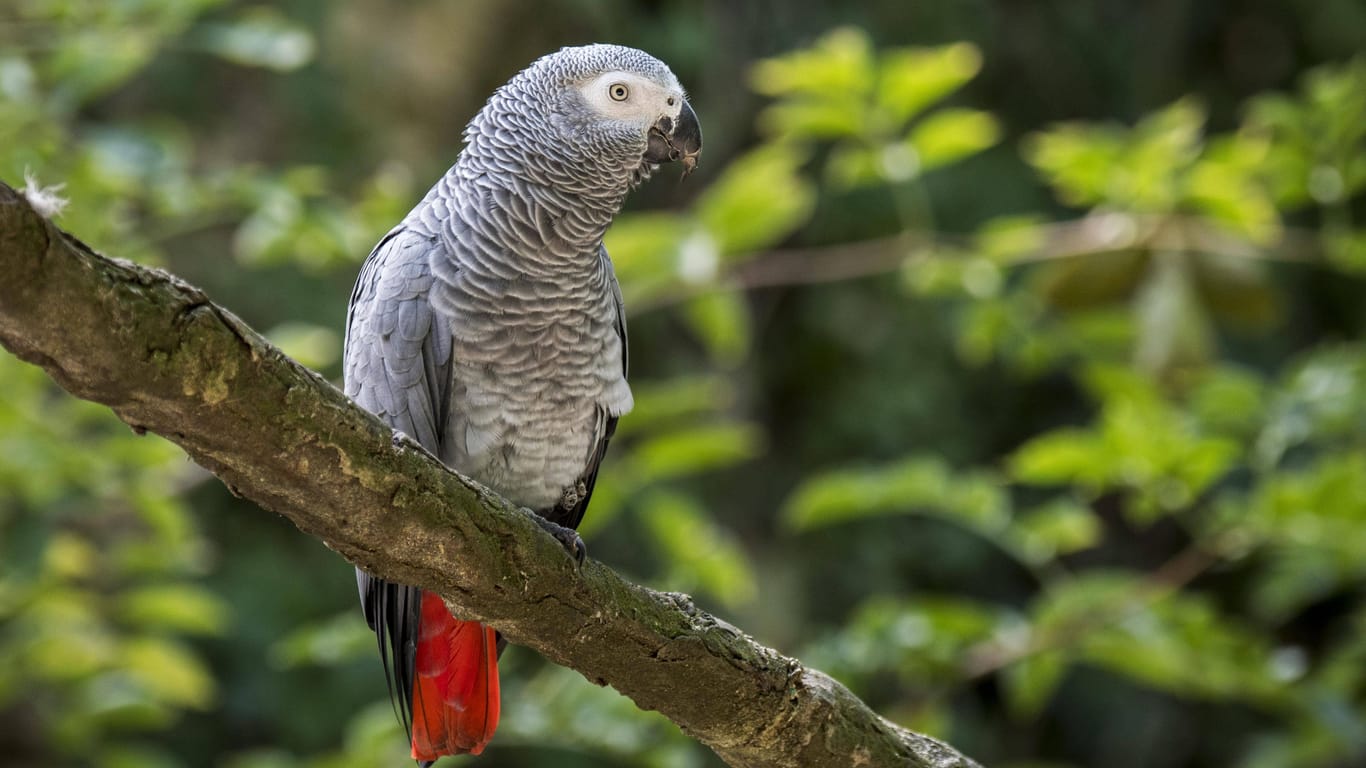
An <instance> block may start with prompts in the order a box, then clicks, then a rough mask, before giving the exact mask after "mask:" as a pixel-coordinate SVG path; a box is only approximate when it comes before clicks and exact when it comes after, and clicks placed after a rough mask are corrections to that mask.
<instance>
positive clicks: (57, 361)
mask: <svg viewBox="0 0 1366 768" xmlns="http://www.w3.org/2000/svg"><path fill="white" fill-rule="evenodd" d="M0 275H3V277H0V343H3V345H4V346H5V347H6V348H8V349H9V350H10V351H11V352H13V353H14V354H15V355H17V356H19V357H20V358H22V359H24V360H27V361H29V362H31V363H34V364H36V365H39V366H42V367H43V368H44V369H46V370H47V372H48V373H49V374H50V375H51V376H52V378H53V379H54V380H56V382H57V383H58V384H60V385H61V386H62V387H63V388H65V389H66V390H68V391H69V392H71V393H72V394H74V395H76V396H77V397H81V398H84V399H87V400H93V401H95V402H98V403H103V404H104V405H107V406H109V407H110V408H111V409H113V411H114V413H116V414H117V415H118V417H119V418H121V419H123V421H125V422H126V423H128V424H129V425H130V426H131V427H132V428H133V429H134V430H137V431H139V432H142V431H151V432H155V433H157V434H160V435H163V436H165V437H166V438H168V439H170V440H172V441H174V442H175V443H177V444H178V445H180V446H181V447H182V448H183V449H184V450H185V451H186V453H188V454H189V455H190V456H191V457H192V458H193V459H194V460H195V461H196V462H198V463H199V464H201V465H203V466H204V467H206V468H207V469H209V470H210V471H211V472H213V473H214V474H216V475H217V476H218V477H219V478H220V479H221V480H222V481H223V482H224V483H225V484H226V485H227V486H228V488H229V489H231V490H232V491H233V492H234V493H236V494H238V495H241V496H244V497H246V498H248V499H251V500H252V501H254V502H256V503H257V504H259V505H260V506H261V507H263V508H264V509H267V510H270V511H273V512H276V513H279V514H281V515H284V516H285V517H287V518H289V519H290V520H291V521H293V523H294V524H295V525H296V526H298V528H299V529H300V530H302V531H303V532H305V533H308V534H310V535H313V536H316V537H318V538H319V539H321V540H322V541H323V542H325V543H326V544H327V546H329V547H331V548H332V549H334V550H336V551H337V552H338V553H340V554H341V555H342V556H343V557H345V558H346V559H348V560H350V561H351V562H353V563H355V564H356V565H359V566H360V567H362V568H364V569H366V570H367V571H370V572H371V573H374V574H376V575H379V576H382V577H384V578H386V579H390V580H393V581H396V582H401V583H404V584H414V585H417V586H420V587H423V588H425V589H430V590H434V591H436V592H437V593H438V594H440V595H441V596H442V597H444V598H445V599H446V600H447V601H448V603H449V604H450V606H451V607H452V609H453V610H455V611H456V612H457V613H458V614H459V615H461V616H462V617H466V618H471V619H478V620H480V621H484V622H487V623H489V624H491V625H493V626H495V627H497V628H498V629H499V630H500V631H501V632H503V634H504V635H505V636H506V637H507V638H508V640H510V641H511V642H513V643H517V644H520V645H525V646H527V647H530V648H532V649H535V650H536V651H538V652H540V653H541V654H544V655H545V656H546V657H547V658H549V659H551V660H552V661H554V662H556V663H558V664H562V665H564V666H567V667H570V668H572V669H575V670H577V671H578V672H580V673H581V674H583V675H584V677H586V678H588V679H589V680H591V681H593V682H595V683H597V684H598V685H611V686H612V687H614V688H616V689H617V690H618V691H620V692H621V693H623V694H625V695H627V696H629V697H631V699H632V700H633V701H635V703H636V704H637V705H638V706H640V707H641V708H643V709H654V710H658V711H659V712H661V713H663V714H664V715H665V716H667V717H668V718H669V719H671V720H673V721H674V722H675V723H677V724H678V726H679V727H680V728H682V729H683V730H684V732H686V733H688V734H689V735H691V736H693V737H694V738H696V739H698V740H699V741H701V742H702V743H704V744H706V745H707V746H709V747H710V748H712V749H713V750H715V751H716V753H717V754H718V755H720V756H721V758H722V759H723V760H725V761H726V762H727V763H728V764H730V765H732V766H756V767H757V766H841V768H843V767H845V766H883V765H899V766H935V767H936V768H951V767H954V766H959V767H962V768H970V767H972V766H976V763H974V762H972V761H971V760H969V759H968V758H965V757H963V756H962V755H960V754H958V753H957V752H956V751H954V750H953V749H952V748H951V747H949V746H947V745H945V744H943V743H941V742H939V741H936V740H934V739H932V738H929V737H927V736H922V735H920V734H916V733H913V732H911V731H908V730H906V729H904V728H901V727H899V726H897V725H895V724H893V723H891V722H889V721H888V720H886V719H885V718H882V717H880V716H878V715H877V714H876V713H875V712H873V711H872V710H870V709H869V708H868V707H867V705H865V704H864V703H863V702H862V701H860V700H859V699H858V698H857V697H855V696H854V695H853V694H852V693H850V692H849V690H848V689H846V688H845V687H844V686H843V685H840V684H839V683H838V682H836V681H835V680H833V679H831V678H830V677H828V676H827V675H825V674H823V673H821V672H819V671H816V670H813V669H808V668H806V667H804V666H802V665H801V663H799V662H798V661H796V660H795V659H791V658H788V657H785V656H783V655H781V654H779V653H777V652H776V651H774V650H772V649H770V648H766V647H764V646H762V645H760V644H758V643H756V642H755V641H754V640H753V639H751V638H750V637H748V636H747V635H745V634H744V633H743V632H741V631H740V630H738V629H736V628H735V627H733V626H731V625H730V624H727V623H726V622H724V621H721V620H719V619H716V618H714V617H712V616H710V615H708V614H706V613H704V612H702V611H699V610H698V609H697V608H696V607H694V606H693V604H692V602H691V600H690V599H689V598H688V597H687V596H686V595H679V594H669V593H660V592H656V591H654V590H650V589H647V588H644V587H640V586H637V585H635V584H631V583H629V582H627V581H626V580H624V579H622V578H621V577H620V576H618V575H617V574H616V573H614V572H613V571H612V570H610V569H608V568H607V567H606V566H604V565H602V564H600V563H598V562H596V561H593V560H589V561H587V562H586V563H584V565H583V566H582V568H576V567H575V565H574V563H573V561H572V560H571V558H570V557H569V556H568V555H567V554H566V553H565V552H564V550H563V549H562V548H561V547H560V545H559V544H558V543H557V542H556V541H555V540H554V539H552V538H551V537H550V536H548V535H547V534H545V533H544V532H543V531H542V530H541V528H540V527H539V526H537V525H536V524H535V523H534V522H533V521H532V520H531V518H530V517H529V515H530V514H531V513H530V512H527V511H526V510H522V509H519V508H517V507H515V506H513V505H512V504H510V503H509V502H507V501H505V500H503V499H501V498H499V497H497V496H495V495H494V494H493V493H491V492H490V491H489V490H487V489H485V488H483V487H481V486H479V485H478V484H477V483H474V482H472V481H470V480H468V479H465V478H463V477H460V476H459V475H457V474H455V473H453V472H451V471H450V470H449V469H447V468H446V467H445V466H443V465H442V464H441V463H440V462H438V461H437V460H436V459H434V458H433V457H432V456H431V455H430V454H428V453H426V452H425V451H423V450H422V449H421V448H420V447H418V446H417V445H416V444H415V443H414V442H412V441H411V440H409V439H407V438H406V437H404V436H402V435H399V434H397V433H395V432H394V431H393V430H391V429H390V428H388V427H387V426H385V425H384V424H382V423H381V422H380V421H379V420H378V419H376V418H375V417H374V416H372V415H371V414H369V413H367V412H365V411H364V410H362V409H361V408H359V407H358V406H356V405H355V404H353V403H352V402H351V401H350V400H348V399H347V398H346V396H345V395H343V394H342V393H341V392H339V391H338V390H337V389H336V388H335V387H333V386H332V385H330V384H329V383H328V382H327V381H325V380H323V378H322V377H320V376H318V375H317V374H316V373H314V372H312V371H310V370H308V369H306V368H304V367H303V366H301V365H299V364H298V363H296V362H294V361H293V360H291V359H289V358H288V357H286V356H285V355H284V354H282V353H281V352H280V351H279V350H277V349H275V348H274V347H273V346H271V345H270V344H269V343H268V342H267V341H265V340H264V339H263V338H261V337H260V336H259V335H257V334H256V333H255V332H253V331H252V330H251V329H250V328H248V327H247V326H246V325H245V324H244V323H243V322H242V321H241V320H239V319H237V318H236V317H234V316H233V315H232V314H231V313H229V312H228V311H226V310H224V309H222V308H220V307H218V306H216V305H215V304H213V303H212V302H210V301H209V299H208V298H207V297H206V296H205V295H204V294H203V293H202V292H201V291H200V290H198V289H197V288H195V287H193V286H191V285H188V284H186V283H184V282H182V281H181V280H179V279H177V278H176V277H174V276H173V275H170V274H168V273H166V272H163V271H160V270H156V269H150V268H147V267H142V266H138V265H136V264H132V263H130V262H127V261H123V260H119V259H109V258H105V257H103V256H100V255H98V254H96V253H94V252H93V251H92V250H91V249H90V248H89V247H87V246H86V245H85V244H83V243H81V242H80V241H79V240H77V239H76V238H74V237H72V236H70V235H68V234H66V233H64V232H62V231H60V230H59V229H57V228H56V227H55V226H53V225H52V224H51V223H50V222H48V221H47V220H46V219H44V218H43V217H42V216H40V215H39V214H37V213H36V212H35V211H34V210H33V208H32V207H31V206H30V204H29V202H28V201H27V200H26V199H25V198H24V197H23V196H22V195H20V194H18V193H16V192H15V191H14V190H13V189H11V188H10V187H8V186H6V185H4V184H3V183H0Z"/></svg>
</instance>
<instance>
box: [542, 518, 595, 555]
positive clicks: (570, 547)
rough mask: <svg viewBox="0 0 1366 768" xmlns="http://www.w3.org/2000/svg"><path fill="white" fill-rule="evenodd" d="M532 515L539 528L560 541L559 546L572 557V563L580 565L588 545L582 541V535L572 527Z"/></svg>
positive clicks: (586, 552) (586, 553)
mask: <svg viewBox="0 0 1366 768" xmlns="http://www.w3.org/2000/svg"><path fill="white" fill-rule="evenodd" d="M534 517H535V518H536V522H537V523H538V524H540V526H541V528H544V529H545V532H546V533H548V534H550V535H551V536H553V537H554V538H555V541H558V542H560V546H562V547H564V549H565V551H566V552H568V553H569V556H570V557H572V558H574V564H575V565H577V566H582V565H583V561H584V560H587V559H588V545H587V544H584V543H583V537H582V536H580V535H579V532H578V531H576V530H574V529H573V528H566V527H564V526H563V525H559V524H557V523H552V522H550V521H549V520H547V519H545V518H544V517H541V516H540V515H534Z"/></svg>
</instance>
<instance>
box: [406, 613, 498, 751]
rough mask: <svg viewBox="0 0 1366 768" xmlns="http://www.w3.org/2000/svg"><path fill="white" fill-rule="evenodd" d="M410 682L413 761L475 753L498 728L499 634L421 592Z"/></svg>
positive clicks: (481, 748) (482, 749) (482, 748)
mask: <svg viewBox="0 0 1366 768" xmlns="http://www.w3.org/2000/svg"><path fill="white" fill-rule="evenodd" d="M416 667H417V669H416V672H417V674H416V675H414V680H413V759H415V760H435V759H437V758H438V757H440V756H441V755H459V754H464V753H466V752H469V753H470V754H475V755H477V754H479V753H480V752H483V751H484V747H485V746H486V745H487V744H488V743H489V739H492V738H493V731H494V729H495V728H497V727H498V638H497V635H496V634H495V633H494V631H493V629H492V628H490V627H486V626H484V625H483V624H480V623H479V622H477V621H459V620H457V619H456V618H455V617H454V616H451V612H450V611H448V610H446V604H445V603H443V602H441V598H439V597H437V596H436V595H434V594H432V593H431V592H423V593H422V633H421V636H420V637H419V638H418V641H417V664H416Z"/></svg>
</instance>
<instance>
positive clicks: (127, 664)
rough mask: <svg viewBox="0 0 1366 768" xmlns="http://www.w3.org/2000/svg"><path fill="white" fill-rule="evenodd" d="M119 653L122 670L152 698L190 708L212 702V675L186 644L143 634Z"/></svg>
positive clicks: (205, 705) (203, 706) (156, 700)
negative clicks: (182, 644)
mask: <svg viewBox="0 0 1366 768" xmlns="http://www.w3.org/2000/svg"><path fill="white" fill-rule="evenodd" d="M120 655H121V657H122V658H121V662H120V664H119V668H120V669H121V671H122V672H123V673H124V674H126V675H127V676H128V677H129V678H130V679H131V680H133V681H135V682H136V683H137V685H138V687H140V688H141V689H142V690H143V691H145V692H146V694H147V695H148V696H149V697H150V699H151V700H152V701H153V702H156V703H160V704H169V705H172V706H178V707H187V708H191V709H206V708H207V707H208V706H209V705H210V704H212V703H213V699H214V695H215V691H214V681H213V678H212V677H211V676H210V675H209V672H208V670H207V669H205V668H204V664H203V663H202V662H201V661H200V660H199V659H198V658H196V657H195V656H194V655H193V654H192V653H190V652H189V651H188V650H187V649H186V648H185V647H184V646H181V645H179V644H177V643H174V642H171V641H170V640H166V639H160V638H155V637H143V638H137V639H133V640H130V641H128V643H127V644H125V645H124V647H123V649H122V652H121V654H120Z"/></svg>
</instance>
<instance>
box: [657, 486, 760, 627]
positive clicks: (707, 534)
mask: <svg viewBox="0 0 1366 768" xmlns="http://www.w3.org/2000/svg"><path fill="white" fill-rule="evenodd" d="M640 514H641V520H642V521H644V522H645V524H646V527H647V528H648V530H649V531H650V536H651V538H652V539H653V541H654V545H655V548H656V550H657V551H658V552H659V554H660V558H659V562H660V564H661V565H662V566H663V567H664V573H665V580H666V584H667V586H668V588H670V589H677V590H682V591H685V592H692V591H694V590H702V591H705V592H707V593H708V594H710V595H712V596H713V597H715V598H716V599H717V600H719V601H721V603H722V604H723V605H726V606H728V607H732V608H734V607H736V606H738V605H741V604H743V603H747V602H749V601H751V600H753V599H754V598H755V596H756V595H757V594H758V583H757V581H756V579H755V575H754V571H753V568H752V567H751V566H750V563H749V558H748V557H747V556H746V554H745V551H744V549H742V548H741V547H740V543H739V542H738V541H736V539H735V537H734V536H732V535H731V534H730V532H729V531H727V530H725V529H724V528H722V527H721V526H719V525H717V524H716V523H715V522H714V521H713V520H711V519H710V518H709V517H708V515H707V512H706V511H705V510H704V509H703V508H702V506H701V505H699V504H698V503H697V502H696V501H694V500H693V499H691V498H689V497H687V496H683V495H681V494H676V493H668V492H662V491H661V492H655V493H651V494H650V495H648V496H646V497H645V499H643V500H642V501H641V513H640Z"/></svg>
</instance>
